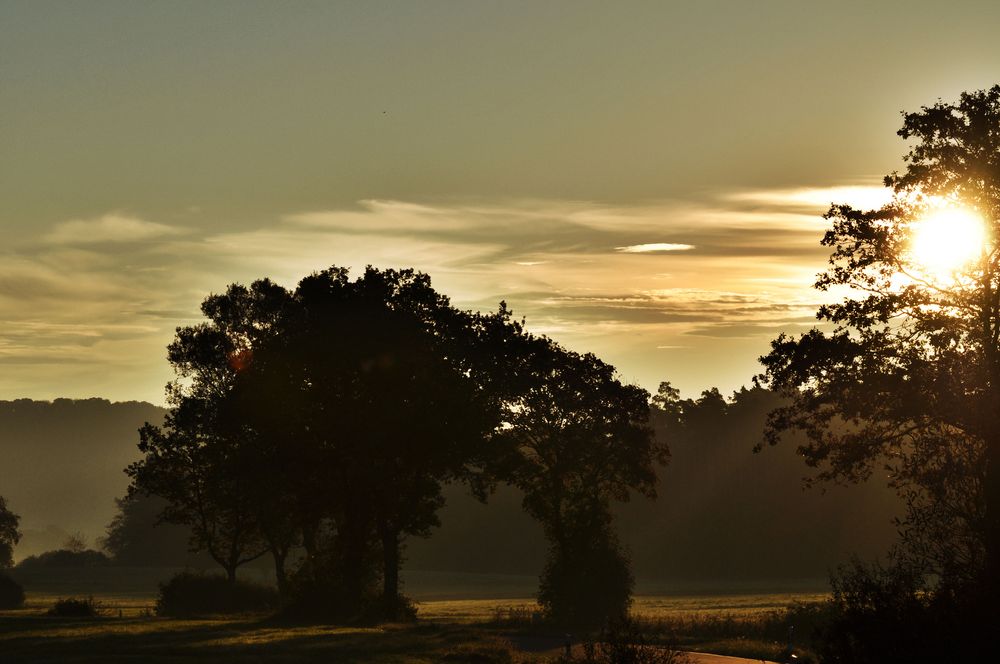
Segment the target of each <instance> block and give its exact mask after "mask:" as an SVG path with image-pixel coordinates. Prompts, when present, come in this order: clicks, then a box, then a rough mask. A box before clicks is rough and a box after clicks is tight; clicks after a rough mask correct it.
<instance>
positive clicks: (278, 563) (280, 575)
mask: <svg viewBox="0 0 1000 664" xmlns="http://www.w3.org/2000/svg"><path fill="white" fill-rule="evenodd" d="M271 555H272V556H273V557H274V578H275V579H276V580H277V582H278V594H279V595H281V596H282V597H285V596H286V595H287V594H288V575H287V574H286V573H285V558H287V557H288V551H287V550H286V551H281V550H279V549H278V548H277V547H274V548H272V549H271Z"/></svg>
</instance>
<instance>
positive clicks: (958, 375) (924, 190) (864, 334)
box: [760, 86, 1000, 588]
mask: <svg viewBox="0 0 1000 664" xmlns="http://www.w3.org/2000/svg"><path fill="white" fill-rule="evenodd" d="M898 133H899V135H900V136H901V137H902V138H903V139H907V140H911V141H913V144H912V147H911V149H910V150H909V152H908V153H907V154H906V155H905V157H904V160H905V164H906V167H905V169H904V170H903V171H902V172H894V173H892V174H890V175H888V176H887V177H886V178H885V185H886V186H887V187H890V188H891V190H892V193H893V197H892V200H891V202H889V203H888V204H887V205H885V206H883V207H882V208H879V209H876V210H858V209H855V208H853V207H851V206H848V205H833V206H832V207H831V208H830V210H829V212H828V213H827V215H826V218H827V219H828V220H830V221H831V223H832V228H831V229H830V230H829V231H828V232H827V233H826V235H825V236H824V238H823V241H822V242H823V245H824V246H827V247H829V248H830V249H831V256H830V265H829V268H828V269H827V270H826V271H825V272H824V273H822V274H820V275H819V277H818V280H817V282H816V288H818V289H819V290H821V291H825V292H827V293H830V296H831V298H830V299H831V301H830V303H828V304H825V305H823V306H821V307H820V308H819V310H818V312H817V317H818V319H819V320H820V321H821V322H822V323H823V324H824V327H823V328H814V329H812V330H810V331H809V332H807V333H805V334H803V335H801V336H799V337H798V338H792V337H789V336H785V335H782V336H780V337H779V338H778V339H776V340H775V341H774V342H772V348H771V352H770V353H769V354H768V355H766V356H765V357H763V358H762V362H763V365H764V373H763V375H762V376H761V377H760V380H761V381H762V382H763V383H765V384H767V385H769V386H771V387H773V388H775V389H778V390H780V391H782V392H783V393H784V394H785V395H786V396H788V397H789V398H790V399H791V400H792V401H791V403H790V405H788V406H786V407H783V408H779V409H777V410H776V411H774V412H773V413H772V416H771V418H770V421H769V426H768V430H767V433H766V439H767V441H768V442H770V443H776V442H777V441H778V439H779V438H780V437H781V436H782V434H783V433H784V432H786V431H789V430H801V431H803V432H805V434H806V435H807V438H808V442H807V443H806V444H805V445H803V446H802V447H801V452H802V454H803V455H804V456H805V459H806V461H807V462H808V463H809V464H810V465H812V466H815V467H816V468H817V469H818V472H817V478H819V479H822V480H834V481H854V480H857V479H859V478H863V477H866V476H868V475H869V474H870V473H872V472H873V470H874V469H875V468H877V467H879V466H880V465H882V466H884V467H885V468H886V469H887V472H888V473H889V476H890V478H891V481H892V482H893V483H894V484H895V485H896V486H897V487H898V488H899V489H900V490H901V491H902V492H903V493H904V494H905V495H906V496H907V497H908V498H909V500H910V506H911V512H910V514H909V517H908V520H907V522H906V523H905V524H904V527H903V531H904V533H908V534H909V536H910V537H909V538H908V543H909V544H911V545H913V546H911V547H910V550H911V552H913V551H916V552H917V553H918V557H920V558H922V561H921V562H922V563H923V564H926V565H929V566H930V568H931V571H936V572H938V573H941V574H944V575H945V577H946V578H950V579H951V580H953V581H955V582H957V583H967V582H971V581H973V580H974V579H982V578H983V575H984V574H985V578H987V579H989V583H990V584H992V587H994V588H996V587H998V585H997V582H998V581H1000V86H994V87H993V88H990V89H988V90H982V91H977V92H969V93H964V94H962V95H961V97H960V98H959V100H958V101H957V102H954V103H951V102H943V101H938V102H937V103H935V104H933V105H931V106H927V107H923V108H921V109H920V110H919V111H917V112H913V113H905V114H904V116H903V127H902V128H901V129H900V130H899V132H898ZM949 209H951V210H955V209H961V210H964V211H967V212H968V213H969V214H973V215H975V216H978V217H980V218H981V219H982V221H983V223H984V226H985V233H984V236H983V238H984V239H983V240H982V246H980V247H973V248H972V251H970V253H969V258H968V260H965V261H962V262H961V263H958V264H955V265H953V266H951V268H950V269H948V270H940V269H931V266H929V265H928V264H927V262H926V257H922V256H921V255H920V253H919V252H918V251H917V250H916V248H915V247H916V245H915V243H916V242H917V241H918V240H919V235H918V234H919V233H920V232H921V229H922V224H924V223H926V221H927V220H928V219H929V218H930V217H931V216H932V215H935V214H938V213H940V211H942V210H949ZM954 223H957V221H956V222H954ZM957 230H958V229H957V228H956V227H955V226H948V227H946V228H945V233H948V232H955V231H957ZM838 297H839V298H841V299H840V300H839V301H835V300H836V298H838ZM928 536H930V540H931V541H928Z"/></svg>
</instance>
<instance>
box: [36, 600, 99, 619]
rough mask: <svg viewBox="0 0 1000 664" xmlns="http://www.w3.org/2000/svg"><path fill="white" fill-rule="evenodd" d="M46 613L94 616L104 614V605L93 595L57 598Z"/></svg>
mask: <svg viewBox="0 0 1000 664" xmlns="http://www.w3.org/2000/svg"><path fill="white" fill-rule="evenodd" d="M48 615H50V616H58V617H60V618H95V617H97V616H101V615H104V607H102V606H101V603H100V602H97V601H95V600H94V598H93V597H86V598H77V597H69V598H66V599H60V600H57V601H56V603H55V604H53V605H52V608H51V609H49V611H48Z"/></svg>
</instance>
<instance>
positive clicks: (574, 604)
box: [538, 533, 634, 627]
mask: <svg viewBox="0 0 1000 664" xmlns="http://www.w3.org/2000/svg"><path fill="white" fill-rule="evenodd" d="M569 549H570V550H560V549H559V548H558V547H553V549H552V551H550V553H549V559H548V561H547V562H546V564H545V570H544V571H543V572H542V578H541V580H540V583H539V590H538V603H539V604H541V605H542V608H543V609H544V611H545V615H546V618H547V619H549V620H551V621H553V622H555V623H557V624H560V625H567V626H577V627H600V626H601V625H604V624H606V623H607V622H609V621H622V620H624V619H625V618H626V617H627V616H628V610H629V606H630V605H631V603H632V586H633V585H634V579H633V577H632V570H631V567H630V565H629V561H628V558H627V557H626V555H625V553H624V551H622V549H621V546H620V545H619V544H618V542H617V540H616V539H615V538H614V537H613V536H612V535H611V534H610V533H601V534H600V535H599V536H597V537H594V538H592V539H590V540H589V541H580V542H579V544H578V545H577V546H573V547H569Z"/></svg>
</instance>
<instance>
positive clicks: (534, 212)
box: [0, 0, 1000, 402]
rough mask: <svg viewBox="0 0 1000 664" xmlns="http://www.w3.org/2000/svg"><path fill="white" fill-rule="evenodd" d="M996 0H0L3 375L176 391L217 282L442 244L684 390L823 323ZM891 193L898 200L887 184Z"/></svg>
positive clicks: (141, 393)
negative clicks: (827, 241)
mask: <svg viewBox="0 0 1000 664" xmlns="http://www.w3.org/2000/svg"><path fill="white" fill-rule="evenodd" d="M997 25H1000V4H998V3H994V2H951V3H948V4H947V6H946V7H944V8H943V6H942V5H941V4H940V3H938V2H933V3H931V2H927V3H921V2H917V1H915V0H911V1H908V2H878V3H874V2H857V3H854V2H837V3H831V2H809V1H794V2H793V1H788V2H779V1H768V0H761V1H759V2H743V1H741V0H732V1H730V2H714V1H711V0H705V1H699V2H694V1H692V2H675V3H668V2H649V3H645V2H616V3H606V2H600V3H598V2H593V3H592V2H543V3H538V2H524V3H519V2H504V3H494V2H431V1H427V2H417V3H412V2H398V3H380V2H358V3H335V2H291V1H290V2H280V3H275V2H268V3H265V2H260V3H258V2H222V1H215V2H211V3H204V2H179V1H178V2H160V3H155V4H154V3H135V2H99V1H95V2H88V3H79V2H45V1H36V0H31V1H25V2H17V1H11V0H2V1H0V229H2V233H3V235H2V238H3V241H2V244H0V321H2V325H0V399H5V398H17V397H22V396H23V397H34V398H51V397H55V396H68V397H83V396H105V397H108V398H111V399H146V400H150V401H156V402H159V401H162V389H163V385H164V383H165V382H166V381H167V380H168V378H169V377H170V372H169V367H168V366H167V364H166V361H165V345H166V343H167V342H168V341H169V340H170V338H171V336H172V333H173V329H174V327H176V326H177V325H185V324H189V323H191V322H194V321H195V320H197V306H198V303H199V302H200V301H201V299H202V298H203V297H204V296H205V295H206V294H207V293H209V292H212V291H219V290H222V289H223V288H224V287H225V286H226V284H228V283H230V282H233V281H248V280H252V279H254V278H257V277H262V276H270V277H272V278H275V279H277V280H278V281H280V282H282V283H285V284H287V285H289V286H292V285H294V283H295V282H296V281H297V280H298V279H299V278H301V277H302V276H304V275H305V274H307V273H309V272H311V271H314V270H318V269H322V268H324V267H328V266H329V265H332V264H336V265H346V266H351V267H353V268H354V269H355V271H358V270H360V269H361V268H363V266H364V265H365V264H367V263H371V264H374V265H377V266H381V267H390V266H391V267H409V266H412V267H416V268H419V269H422V270H425V271H427V272H429V273H430V274H431V276H432V278H433V281H434V283H435V285H436V286H437V287H438V288H439V289H440V290H441V291H442V292H445V293H447V294H449V295H450V296H452V298H453V300H454V301H455V302H456V303H457V304H458V305H460V306H462V307H468V308H477V309H479V308H482V309H492V308H494V307H495V306H496V303H497V302H498V301H499V300H501V299H505V300H506V301H507V302H508V303H509V304H510V305H511V307H512V308H513V309H514V311H515V312H516V313H517V314H518V315H524V316H526V317H527V322H528V326H529V328H530V329H532V330H534V331H538V332H544V333H547V334H549V335H551V336H553V337H554V338H556V339H557V340H560V341H562V342H564V343H565V344H566V345H568V346H570V347H572V348H574V349H577V350H592V351H594V352H596V353H598V354H599V355H600V356H601V357H603V358H604V359H606V360H608V361H610V362H612V363H614V364H615V365H616V366H617V367H618V368H619V369H620V371H621V374H622V376H623V378H624V379H626V380H629V381H634V382H637V383H639V384H641V385H643V386H645V387H647V388H649V389H655V387H656V385H657V383H658V382H659V381H660V380H670V381H672V382H673V383H674V384H676V385H678V386H679V387H681V389H682V391H683V392H684V393H685V394H686V395H694V394H696V393H697V392H698V391H700V390H702V389H706V388H708V387H711V386H719V387H720V388H722V389H723V390H724V391H727V392H728V391H730V390H733V389H735V388H737V387H739V386H740V385H743V384H746V383H748V382H749V380H750V377H751V376H752V375H753V374H754V373H755V372H756V371H757V367H756V357H757V356H758V355H760V354H761V353H763V352H764V351H766V349H767V342H768V340H769V339H770V338H772V337H773V336H774V335H775V334H777V333H778V332H779V331H782V330H785V331H796V330H801V329H805V328H806V327H807V326H808V325H809V324H811V321H812V312H813V311H814V310H815V305H816V303H817V301H818V295H817V294H816V293H813V292H811V291H810V290H809V285H810V283H811V282H812V280H813V276H814V275H815V273H816V272H818V271H819V270H821V269H822V267H823V263H824V259H825V254H824V251H823V250H822V248H821V247H819V246H818V240H819V238H820V237H821V236H822V233H823V230H824V223H823V221H822V219H820V218H819V215H820V214H821V213H822V212H823V211H824V209H825V208H826V207H827V205H828V204H829V203H830V202H831V201H835V200H836V201H838V202H841V201H847V202H850V201H855V202H859V203H863V202H865V201H873V200H877V196H878V191H874V192H873V190H872V188H873V187H875V188H877V185H878V182H879V177H880V176H881V175H883V174H885V173H887V172H889V171H891V170H893V169H896V168H899V167H900V160H899V157H900V155H901V154H902V153H903V152H904V151H905V146H904V144H903V143H902V141H900V140H899V139H898V137H896V136H895V131H896V129H898V127H899V124H900V116H899V112H900V111H901V110H904V109H905V110H915V109H917V108H918V107H919V106H920V105H922V104H928V103H932V102H933V101H934V100H935V99H936V98H938V97H942V98H944V99H952V98H955V97H956V96H957V95H958V93H959V92H960V91H962V90H971V89H979V88H984V87H987V86H989V85H991V84H993V83H996V82H997V80H996V76H997V72H1000V49H998V48H997V47H996V40H995V28H996V26H997ZM873 196H874V198H873Z"/></svg>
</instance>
